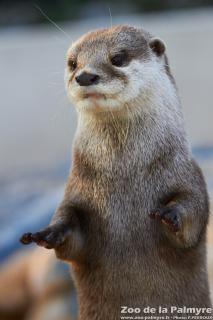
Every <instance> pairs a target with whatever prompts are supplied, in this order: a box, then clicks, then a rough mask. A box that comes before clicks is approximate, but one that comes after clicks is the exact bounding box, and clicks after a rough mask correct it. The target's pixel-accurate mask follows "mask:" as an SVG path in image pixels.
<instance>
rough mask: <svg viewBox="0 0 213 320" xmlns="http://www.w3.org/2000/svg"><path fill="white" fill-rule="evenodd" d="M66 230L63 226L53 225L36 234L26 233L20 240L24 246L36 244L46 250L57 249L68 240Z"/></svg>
mask: <svg viewBox="0 0 213 320" xmlns="http://www.w3.org/2000/svg"><path fill="white" fill-rule="evenodd" d="M65 234H66V230H65V227H64V226H63V225H55V226H54V225H53V226H50V227H47V228H45V229H44V230H42V231H39V232H36V233H25V234H23V236H22V237H21V238H20V242H21V243H23V244H30V243H32V242H34V243H36V244H37V245H38V246H41V247H44V248H46V249H55V248H58V247H59V246H61V245H62V244H63V243H64V241H65V239H66V236H65Z"/></svg>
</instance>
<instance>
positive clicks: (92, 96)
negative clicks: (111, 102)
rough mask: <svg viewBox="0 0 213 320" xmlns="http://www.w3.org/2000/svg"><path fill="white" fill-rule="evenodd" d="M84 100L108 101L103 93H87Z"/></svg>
mask: <svg viewBox="0 0 213 320" xmlns="http://www.w3.org/2000/svg"><path fill="white" fill-rule="evenodd" d="M83 99H92V100H99V99H104V100H106V96H105V95H104V94H103V93H97V92H90V93H85V94H84V95H83Z"/></svg>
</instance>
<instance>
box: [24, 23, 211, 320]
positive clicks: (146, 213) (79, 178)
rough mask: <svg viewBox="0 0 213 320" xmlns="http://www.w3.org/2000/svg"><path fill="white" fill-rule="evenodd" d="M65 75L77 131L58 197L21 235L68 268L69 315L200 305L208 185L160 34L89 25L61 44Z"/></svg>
mask: <svg viewBox="0 0 213 320" xmlns="http://www.w3.org/2000/svg"><path fill="white" fill-rule="evenodd" d="M65 79H66V87H67V93H68V96H69V98H70V99H71V101H72V102H74V104H75V105H76V109H77V113H78V127H77V131H76V135H75V141H74V149H73V163H72V169H71V172H70V176H69V178H68V182H67V185H66V188H65V194H64V199H63V200H62V202H61V204H60V205H59V207H58V209H57V210H56V213H55V215H54V217H53V219H52V221H51V223H50V225H49V226H48V227H47V228H45V229H43V230H41V231H39V232H36V233H26V234H24V235H23V236H22V238H21V242H22V243H24V244H29V243H31V242H35V243H36V244H37V245H39V246H43V247H45V248H47V249H54V250H55V252H56V256H57V257H58V258H59V259H62V260H64V261H67V262H68V263H69V264H70V265H71V266H72V270H73V274H74V279H75V283H76V288H77V294H78V299H79V319H80V320H92V319H93V320H96V319H97V320H99V319H100V320H108V319H110V320H117V319H120V317H122V316H126V314H123V312H125V310H126V309H127V311H128V310H130V311H131V312H136V313H137V314H136V315H137V316H138V310H139V311H140V310H141V312H140V313H139V315H140V314H144V312H146V311H144V310H145V309H146V307H153V308H155V309H156V312H155V314H154V315H157V314H158V313H159V314H160V311H159V307H162V308H167V309H165V310H168V314H170V315H171V314H172V311H171V308H172V307H174V308H173V309H172V310H176V309H180V308H182V309H183V310H188V309H190V308H203V309H204V310H207V309H208V308H211V302H210V297H209V286H208V278H207V270H206V226H207V223H208V215H209V201H208V193H207V189H206V184H205V181H204V177H203V175H202V172H201V170H200V168H199V166H198V165H197V164H196V162H195V161H194V159H193V157H192V153H191V150H190V147H189V144H188V141H187V138H186V133H185V129H184V123H183V116H182V111H181V103H180V99H179V96H178V92H177V88H176V84H175V80H174V78H173V76H172V73H171V71H170V67H169V63H168V58H167V54H166V46H165V44H164V42H163V41H162V40H161V39H159V38H156V37H153V36H152V35H151V34H150V33H148V32H146V31H144V30H143V29H139V28H135V27H132V26H126V25H121V26H114V27H111V28H109V29H102V30H97V31H92V32H89V33H88V34H86V35H84V36H83V37H81V38H80V39H79V40H78V41H76V42H75V43H74V44H72V45H71V47H70V49H69V50H68V53H67V68H66V74H65ZM175 307H176V309H175ZM203 309H202V310H203ZM174 312H175V311H174ZM208 312H209V309H208V310H207V311H206V313H205V314H206V315H209V314H208ZM134 314H135V313H131V316H132V315H134ZM161 315H162V314H161Z"/></svg>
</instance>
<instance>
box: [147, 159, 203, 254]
mask: <svg viewBox="0 0 213 320" xmlns="http://www.w3.org/2000/svg"><path fill="white" fill-rule="evenodd" d="M192 168H193V171H194V172H191V173H189V175H188V177H187V176H186V177H185V178H186V179H185V180H184V181H181V183H180V184H179V185H177V184H176V185H175V186H171V189H170V190H171V191H170V192H169V193H168V195H167V196H166V197H164V199H162V200H161V201H159V207H158V208H155V209H154V210H153V211H152V212H151V213H150V217H151V218H153V219H155V220H158V221H159V223H160V224H161V227H162V230H163V232H165V234H166V236H167V237H168V238H169V239H170V240H171V241H172V243H174V244H175V245H177V246H180V247H185V248H189V247H192V246H195V245H196V244H197V243H198V241H199V239H200V238H201V236H202V235H203V234H205V229H206V225H207V223H208V216H209V201H208V194H207V190H206V184H205V181H204V179H203V175H202V172H201V171H200V169H199V167H198V166H197V165H196V163H194V162H193V163H192Z"/></svg>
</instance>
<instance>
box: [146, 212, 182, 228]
mask: <svg viewBox="0 0 213 320" xmlns="http://www.w3.org/2000/svg"><path fill="white" fill-rule="evenodd" d="M149 216H150V218H152V219H156V220H160V221H161V222H162V223H163V224H165V225H167V226H168V228H169V229H170V230H171V231H173V232H178V231H179V230H180V221H179V215H178V210H177V208H174V207H164V208H158V209H156V210H154V211H153V212H151V213H150V215H149Z"/></svg>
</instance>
